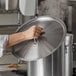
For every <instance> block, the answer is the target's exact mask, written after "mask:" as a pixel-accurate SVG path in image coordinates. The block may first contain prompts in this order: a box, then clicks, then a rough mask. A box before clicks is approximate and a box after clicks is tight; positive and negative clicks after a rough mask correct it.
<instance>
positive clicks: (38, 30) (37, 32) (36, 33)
mask: <svg viewBox="0 0 76 76" xmlns="http://www.w3.org/2000/svg"><path fill="white" fill-rule="evenodd" d="M33 27H34V38H36V39H37V38H39V37H40V33H41V31H42V28H41V27H39V26H33Z"/></svg>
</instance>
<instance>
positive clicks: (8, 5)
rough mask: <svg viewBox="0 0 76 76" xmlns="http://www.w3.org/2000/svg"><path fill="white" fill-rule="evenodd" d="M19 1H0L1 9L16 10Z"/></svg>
mask: <svg viewBox="0 0 76 76" xmlns="http://www.w3.org/2000/svg"><path fill="white" fill-rule="evenodd" d="M17 6H18V0H0V9H2V10H15V9H17V8H18V7H17Z"/></svg>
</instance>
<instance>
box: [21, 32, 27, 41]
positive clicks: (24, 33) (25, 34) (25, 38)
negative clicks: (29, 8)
mask: <svg viewBox="0 0 76 76" xmlns="http://www.w3.org/2000/svg"><path fill="white" fill-rule="evenodd" d="M22 35H23V37H24V40H28V39H27V37H26V36H27V33H26V31H24V32H22Z"/></svg>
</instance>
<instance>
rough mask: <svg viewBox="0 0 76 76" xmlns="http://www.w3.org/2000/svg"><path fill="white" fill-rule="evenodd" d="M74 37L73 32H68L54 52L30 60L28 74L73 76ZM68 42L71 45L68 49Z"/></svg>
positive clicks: (30, 75)
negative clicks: (41, 57)
mask: <svg viewBox="0 0 76 76" xmlns="http://www.w3.org/2000/svg"><path fill="white" fill-rule="evenodd" d="M68 38H69V41H68V40H67V39H68ZM72 38H73V36H72V35H71V34H67V36H66V38H65V40H64V42H63V43H62V45H61V46H60V47H59V48H58V49H57V51H55V52H54V53H53V54H51V55H50V56H48V57H45V58H43V59H39V60H36V61H31V62H28V76H72V70H73V69H72V61H73V59H72V57H73V55H72V41H73V40H72ZM66 44H69V45H71V46H69V49H68V50H67V49H66V48H65V45H66ZM67 48H68V47H67ZM66 51H67V53H66Z"/></svg>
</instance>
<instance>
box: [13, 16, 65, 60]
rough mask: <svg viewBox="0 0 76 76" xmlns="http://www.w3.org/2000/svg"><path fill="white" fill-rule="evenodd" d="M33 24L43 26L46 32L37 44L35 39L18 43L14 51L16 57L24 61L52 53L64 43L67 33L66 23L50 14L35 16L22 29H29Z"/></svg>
mask: <svg viewBox="0 0 76 76" xmlns="http://www.w3.org/2000/svg"><path fill="white" fill-rule="evenodd" d="M33 25H38V26H41V27H43V32H44V34H43V35H42V36H41V37H40V38H39V39H37V42H36V44H34V40H30V41H25V42H22V43H20V44H18V45H16V46H15V50H14V51H13V54H14V55H15V56H16V57H18V58H20V59H21V60H24V61H33V60H37V59H40V58H43V57H46V56H48V55H50V54H52V53H53V52H54V51H56V49H57V48H59V46H60V45H61V44H62V42H63V40H64V38H65V34H66V28H65V25H64V23H63V22H62V21H61V20H58V19H54V18H51V17H48V16H42V17H38V18H34V19H33V20H31V21H30V22H28V23H27V24H25V26H24V27H23V28H22V29H21V30H20V31H23V30H27V29H28V28H29V27H31V26H33Z"/></svg>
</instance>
